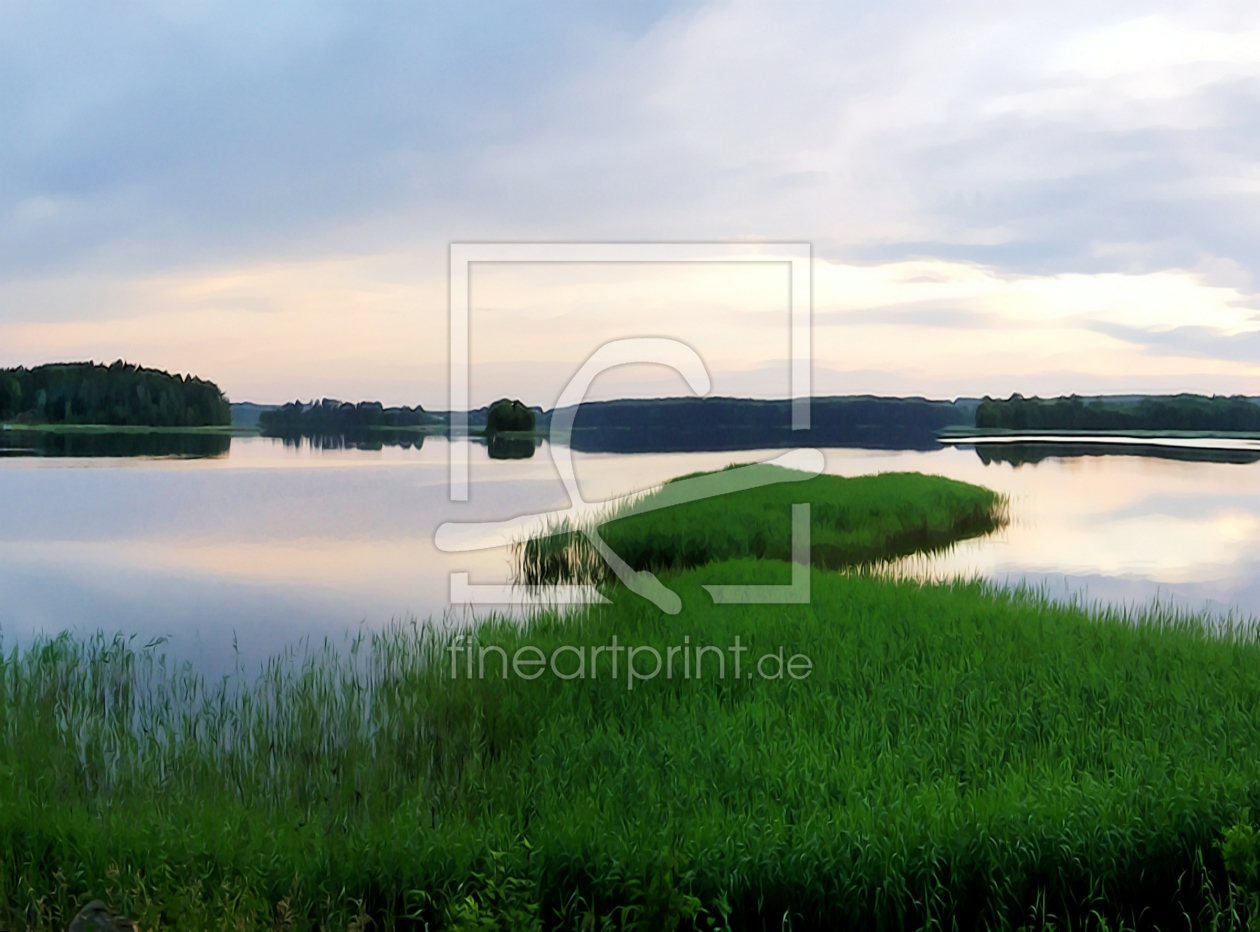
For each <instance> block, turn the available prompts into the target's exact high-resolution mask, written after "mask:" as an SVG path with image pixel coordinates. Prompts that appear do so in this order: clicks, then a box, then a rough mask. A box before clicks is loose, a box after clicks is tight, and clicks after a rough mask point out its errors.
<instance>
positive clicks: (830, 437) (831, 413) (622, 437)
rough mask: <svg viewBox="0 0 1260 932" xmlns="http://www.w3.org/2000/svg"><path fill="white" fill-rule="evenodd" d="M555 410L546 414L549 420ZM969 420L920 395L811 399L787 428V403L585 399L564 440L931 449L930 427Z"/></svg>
mask: <svg viewBox="0 0 1260 932" xmlns="http://www.w3.org/2000/svg"><path fill="white" fill-rule="evenodd" d="M554 416H555V412H552V417H554ZM953 424H965V425H967V426H971V424H972V409H971V408H970V407H967V406H965V405H962V404H956V403H953V402H948V401H928V400H926V399H923V398H879V397H875V396H871V395H849V396H830V397H816V398H813V399H811V401H810V428H809V430H805V431H793V430H792V402H791V401H790V400H758V399H752V398H722V397H717V398H656V399H651V400H634V399H623V400H619V401H591V402H584V403H583V404H582V405H581V406H580V407H579V408H578V411H577V414H576V418H575V420H574V423H573V433H572V437H571V439H570V443H571V444H572V446H573V449H575V450H582V451H586V452H614V453H630V452H638V453H646V452H667V451H671V450H747V449H755V448H774V447H778V448H783V447H794V446H810V445H812V446H823V447H826V446H853V447H865V448H871V449H911V450H931V449H936V448H937V446H938V444H937V440H936V432H937V431H938V430H940V429H941V428H942V427H947V426H949V425H953Z"/></svg>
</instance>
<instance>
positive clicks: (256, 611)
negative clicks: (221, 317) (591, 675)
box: [0, 431, 1260, 669]
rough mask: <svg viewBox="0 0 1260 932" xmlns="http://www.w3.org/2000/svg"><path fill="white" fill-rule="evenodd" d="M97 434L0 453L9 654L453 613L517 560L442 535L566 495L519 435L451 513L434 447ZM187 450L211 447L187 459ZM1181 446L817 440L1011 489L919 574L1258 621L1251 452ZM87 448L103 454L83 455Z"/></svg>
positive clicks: (646, 459) (593, 486)
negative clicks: (439, 539)
mask: <svg viewBox="0 0 1260 932" xmlns="http://www.w3.org/2000/svg"><path fill="white" fill-rule="evenodd" d="M17 433H18V432H13V431H8V432H5V433H4V437H3V439H4V442H5V443H6V444H7V445H8V447H9V449H10V450H11V451H12V450H14V449H16V448H18V447H19V446H23V445H26V444H33V443H34V442H35V441H31V440H29V439H28V437H29V433H30V432H27V436H24V437H22V438H20V440H19V438H18V437H17ZM107 436H108V435H88V434H79V435H72V434H62V435H57V438H58V439H64V440H70V441H72V442H73V446H72V449H73V450H74V451H75V452H73V453H68V454H65V455H63V456H56V455H47V454H43V455H38V456H26V457H16V456H10V457H6V458H4V459H0V501H3V502H4V503H5V512H4V520H3V521H0V634H2V635H3V637H4V638H5V640H4V645H5V646H7V647H11V646H12V645H13V644H14V642H15V641H18V642H21V641H22V639H24V638H28V637H29V636H30V635H31V634H32V633H33V632H35V631H60V630H63V629H66V628H78V629H80V630H95V629H96V628H98V627H104V628H106V629H107V630H111V631H114V630H123V631H127V632H129V633H131V632H135V633H137V634H139V635H141V636H143V637H146V638H147V637H151V636H154V635H164V634H169V635H174V636H175V640H174V641H172V645H173V648H172V649H173V650H177V651H179V650H183V649H184V648H188V651H186V652H190V653H191V652H194V648H196V649H201V650H203V651H204V655H205V657H204V659H206V664H207V666H206V668H207V669H212V668H213V667H214V663H215V659H216V658H219V659H223V658H226V662H228V663H229V664H230V663H231V661H232V659H233V658H232V654H231V643H232V636H233V631H235V632H236V633H237V636H238V640H239V643H240V644H241V650H242V652H243V653H244V654H245V655H246V656H248V657H250V658H261V657H263V656H266V655H267V654H268V653H270V652H272V651H273V650H278V649H280V648H281V647H283V646H284V645H285V644H287V643H292V642H294V641H295V639H296V638H297V637H300V636H302V635H306V634H309V635H312V636H313V637H315V638H317V639H318V638H319V637H322V636H323V635H325V634H328V635H331V636H334V637H340V636H341V635H342V634H343V633H344V632H345V631H346V629H347V628H354V627H355V626H357V625H359V624H360V623H363V624H367V625H370V626H373V627H376V626H380V625H383V624H385V623H387V622H388V621H390V619H391V618H398V619H405V618H407V617H409V616H416V617H419V618H430V617H432V618H434V619H438V620H441V619H442V618H443V616H444V615H445V614H446V613H448V612H449V611H450V604H449V597H450V573H452V572H467V573H469V578H470V582H471V583H472V584H474V585H476V584H491V585H492V584H502V583H507V582H510V580H511V572H512V564H511V560H510V554H509V553H508V551H507V550H506V549H500V550H496V551H485V552H476V553H461V554H446V553H442V552H441V551H439V550H437V548H436V547H435V546H434V544H433V534H434V531H435V529H436V528H437V526H438V525H440V524H442V523H443V522H446V521H459V522H468V521H479V520H485V521H498V520H504V519H508V518H512V517H516V516H519V515H522V514H531V513H541V512H545V511H549V510H552V509H557V508H566V507H568V506H569V504H570V503H569V501H568V496H567V495H566V493H565V490H564V487H563V485H562V483H561V482H560V479H559V477H558V475H557V474H556V471H555V467H554V465H553V463H552V459H551V456H550V451H549V450H547V449H546V448H545V447H546V443H545V442H543V443H542V444H541V445H537V444H535V443H533V442H530V449H531V451H533V452H534V455H533V456H530V457H528V458H525V459H519V460H498V459H497V458H494V457H493V452H494V451H492V450H491V448H490V445H489V444H485V443H483V444H476V443H474V444H473V445H472V450H471V455H470V460H471V465H470V486H469V491H470V496H469V500H468V501H467V502H452V501H451V500H450V493H449V490H448V487H447V481H448V475H449V462H448V458H449V444H448V441H447V439H446V438H445V437H443V436H441V435H430V436H428V437H425V436H424V435H423V434H415V433H411V434H407V435H406V436H403V435H402V434H401V432H400V435H399V436H397V437H396V438H394V437H380V436H377V437H373V438H371V439H370V440H368V439H366V438H348V439H342V440H340V441H339V440H334V439H329V440H327V441H324V440H315V439H310V440H304V441H294V440H292V439H290V440H289V442H288V443H286V442H285V441H284V440H280V439H274V440H273V439H269V438H262V437H237V438H232V439H231V440H230V441H229V439H228V438H227V437H225V436H223V435H212V434H189V435H175V434H130V435H113V436H112V438H110V440H112V443H111V442H108V441H107V440H105V439H103V438H106V437H107ZM153 438H158V442H165V443H167V444H168V446H166V447H156V448H155V447H153V446H149V447H147V448H144V447H141V448H140V449H141V450H142V452H141V453H140V455H139V457H138V458H132V459H126V458H121V457H120V456H119V454H118V451H119V450H127V449H137V447H135V446H134V444H137V443H143V442H144V441H145V440H146V439H149V440H152V439H153ZM35 439H36V441H41V442H42V440H43V439H44V438H42V437H37V438H35ZM394 439H396V440H397V441H398V442H397V443H396V444H394V443H389V442H386V441H387V440H394ZM518 439H519V438H518ZM181 440H182V442H183V443H184V444H185V445H183V446H180V445H179V444H180V442H181ZM79 441H86V442H96V443H98V444H103V445H98V446H94V447H91V448H88V449H85V448H84V447H83V446H80V445H79V444H78V442H79ZM54 442H56V440H54ZM172 442H174V443H175V444H176V446H175V447H174V448H172V447H171V446H170V445H169V444H170V443H172ZM228 443H230V448H229V447H228V446H227V444H228ZM187 444H213V446H212V447H211V448H210V449H209V451H208V452H207V450H206V448H205V447H204V446H203V447H199V448H197V451H198V452H199V453H200V454H201V455H200V456H197V455H195V454H190V450H193V449H194V448H193V447H191V446H188V445H187ZM986 446H988V445H986ZM1038 446H1041V445H1038ZM44 449H45V450H46V449H47V447H45V448H44ZM54 449H55V448H54ZM522 452H523V450H522ZM777 452H778V451H775V450H770V449H764V448H763V449H741V450H736V451H692V452H666V453H639V454H610V453H590V452H582V451H577V452H576V453H575V454H574V457H573V459H574V465H575V469H576V472H577V478H578V483H579V487H580V489H581V493H582V496H583V498H584V499H586V500H587V501H589V502H601V501H605V500H607V499H610V498H613V497H615V496H618V495H621V494H623V493H626V492H629V491H632V490H635V489H643V488H646V487H649V486H652V485H655V484H658V483H660V482H663V481H665V480H667V479H670V478H674V477H676V476H680V475H684V474H686V473H690V472H697V471H701V470H713V469H720V468H722V467H724V466H727V465H730V464H732V463H748V462H754V461H758V460H763V459H770V458H772V457H773V456H774V455H776V453H777ZM1025 452H1027V453H1029V454H1031V455H1023V454H1024V453H1025ZM1185 452H1186V451H1184V450H1180V449H1171V450H1170V449H1160V450H1158V451H1149V450H1141V451H1134V450H1127V449H1126V450H1124V451H1123V453H1121V454H1117V453H1116V451H1115V450H1114V449H1111V450H1108V451H1107V453H1108V455H1102V451H1100V450H1098V449H1097V448H1090V449H1080V450H1077V449H1074V448H1072V447H1071V446H1070V445H1069V446H1060V447H1057V448H1049V447H1044V446H1042V447H1041V449H1039V450H1031V451H1021V450H1017V449H1011V448H1010V447H1004V448H1001V449H997V450H993V451H988V450H985V451H980V450H975V449H960V448H953V447H946V448H943V449H938V450H930V451H917V450H889V449H882V450H881V449H870V448H861V447H858V446H848V447H843V448H829V449H824V454H825V457H826V464H827V465H826V471H827V472H829V473H833V474H837V475H862V474H869V473H877V472H900V471H915V472H924V473H934V474H938V475H944V476H948V477H951V478H956V479H961V480H963V481H966V482H973V483H977V484H980V485H985V486H988V487H989V488H992V489H994V490H996V491H998V492H1003V493H1005V494H1007V495H1008V496H1009V497H1010V501H1011V505H1010V517H1011V523H1010V525H1009V526H1008V527H1007V528H1006V529H1004V530H1003V531H1001V532H1000V533H998V534H996V535H993V536H991V537H989V538H984V539H981V540H972V541H966V542H964V543H961V544H959V545H958V546H957V547H955V548H953V549H952V550H951V551H949V552H947V553H943V554H938V555H935V556H932V557H930V558H919V560H920V562H919V564H917V565H914V566H911V565H910V563H909V562H908V563H907V567H906V570H907V572H908V573H909V574H910V575H914V576H915V577H916V578H924V577H941V576H952V575H956V574H961V575H972V574H979V575H982V576H985V577H987V578H990V579H993V580H995V581H997V582H1020V581H1025V582H1032V583H1034V584H1038V585H1046V586H1048V587H1050V589H1051V591H1052V592H1053V593H1054V594H1056V595H1059V594H1062V595H1064V596H1068V595H1071V594H1081V593H1083V594H1085V595H1086V596H1087V597H1089V598H1094V599H1104V600H1111V601H1127V602H1139V603H1141V602H1148V601H1149V600H1150V599H1151V598H1154V597H1156V596H1158V597H1161V598H1165V599H1173V600H1176V601H1178V602H1179V604H1184V605H1186V606H1187V607H1192V608H1193V607H1203V606H1208V607H1211V608H1214V609H1219V610H1227V609H1228V608H1230V607H1236V608H1238V609H1240V610H1241V611H1242V612H1244V613H1246V614H1256V615H1260V462H1257V461H1255V460H1254V458H1253V454H1252V453H1251V452H1250V451H1245V453H1246V455H1245V457H1244V458H1243V459H1241V460H1239V459H1234V458H1230V457H1227V458H1219V457H1217V456H1215V455H1212V456H1202V455H1200V454H1201V451H1192V452H1191V454H1190V456H1189V457H1186V456H1185V455H1184V454H1185ZM982 453H986V454H988V455H981V454H982ZM1156 453H1157V454H1158V455H1153V454H1156ZM225 454H226V455H225ZM92 455H96V456H101V457H105V458H102V459H100V460H96V461H93V460H91V459H87V458H85V457H88V456H92ZM163 456H165V457H169V458H153V457H163ZM492 459H493V461H492ZM98 467H109V468H98ZM181 644H182V645H183V647H181Z"/></svg>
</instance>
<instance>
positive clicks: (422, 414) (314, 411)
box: [258, 398, 441, 436]
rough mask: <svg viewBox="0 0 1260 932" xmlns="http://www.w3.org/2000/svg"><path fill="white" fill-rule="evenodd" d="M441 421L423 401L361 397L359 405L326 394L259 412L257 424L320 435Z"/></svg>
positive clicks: (269, 430)
mask: <svg viewBox="0 0 1260 932" xmlns="http://www.w3.org/2000/svg"><path fill="white" fill-rule="evenodd" d="M439 423H441V422H440V421H439V420H438V419H437V418H435V417H433V416H432V415H430V414H429V413H428V412H426V411H425V410H424V408H422V407H420V405H416V406H415V407H414V408H409V407H407V406H406V405H403V406H402V407H398V408H387V407H385V406H384V405H382V404H381V403H380V402H379V401H360V402H359V403H358V404H357V405H356V404H351V403H350V402H348V401H345V402H343V401H338V400H337V399H335V398H324V399H323V400H321V401H319V402H318V403H316V402H312V403H311V404H309V405H307V404H303V403H302V402H301V401H293V402H290V403H289V404H287V405H282V406H281V407H279V408H275V409H273V410H271V411H263V412H261V413H259V415H258V426H259V427H261V428H262V430H263V432H264V433H268V434H276V435H295V434H304V435H308V436H320V435H331V434H345V433H355V432H357V431H361V430H369V429H374V428H381V427H427V426H430V425H437V424H439Z"/></svg>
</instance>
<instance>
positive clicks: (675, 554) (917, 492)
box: [517, 465, 1007, 584]
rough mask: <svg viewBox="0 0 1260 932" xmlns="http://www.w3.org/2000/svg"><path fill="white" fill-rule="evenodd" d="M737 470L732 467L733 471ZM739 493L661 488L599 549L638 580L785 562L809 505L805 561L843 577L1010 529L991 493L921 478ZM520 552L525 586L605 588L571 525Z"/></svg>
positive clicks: (794, 479)
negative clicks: (692, 497)
mask: <svg viewBox="0 0 1260 932" xmlns="http://www.w3.org/2000/svg"><path fill="white" fill-rule="evenodd" d="M733 468H736V467H731V469H733ZM742 469H743V470H744V471H745V472H746V473H747V474H748V475H749V477H750V478H749V480H748V481H749V482H766V483H773V484H765V485H760V486H757V487H754V488H748V489H745V490H743V491H737V492H732V493H729V494H723V495H721V496H719V497H713V498H704V499H701V500H699V501H681V502H680V501H679V499H680V498H683V497H685V496H681V495H679V494H678V490H679V489H681V488H684V487H685V483H684V480H699V481H701V482H710V483H714V482H720V481H721V480H722V478H724V476H726V475H729V474H730V469H728V470H724V471H720V472H716V473H694V474H692V475H689V476H682V477H680V478H679V479H675V480H673V481H672V482H669V483H666V484H665V485H664V486H663V487H662V488H661V489H659V490H657V491H655V492H653V493H651V494H649V495H647V496H645V497H643V498H641V499H638V500H636V501H634V502H632V503H630V504H628V505H626V506H623V507H622V508H620V509H618V510H617V511H616V512H614V513H613V514H612V515H610V516H607V518H606V519H605V520H602V521H600V522H598V524H597V526H598V528H599V533H600V535H601V536H602V537H603V539H604V541H605V542H606V543H607V544H608V545H609V546H610V547H611V548H612V549H613V550H614V551H615V552H616V553H617V554H618V555H619V556H620V557H621V558H622V559H623V560H625V561H626V563H628V564H629V565H630V566H631V567H633V568H634V569H636V570H653V571H657V570H664V569H683V568H687V567H694V566H703V565H704V564H706V563H714V562H719V561H723V560H732V559H740V558H754V559H783V560H786V559H790V556H791V544H792V526H791V525H792V504H793V503H795V502H808V503H809V504H810V559H811V561H812V563H813V565H814V566H817V567H820V568H823V569H839V568H843V567H854V566H862V565H869V564H874V563H879V562H881V561H884V560H890V559H894V558H896V557H900V556H905V555H907V554H911V553H926V552H931V551H933V550H937V549H941V548H945V547H948V546H950V545H951V544H954V543H956V542H957V541H959V540H962V539H965V538H968V537H975V536H979V535H981V534H987V533H990V532H991V531H993V530H995V529H997V528H999V527H1001V526H1002V525H1003V524H1005V523H1006V520H1007V517H1006V512H1007V501H1006V499H1005V497H1004V496H1001V495H999V494H997V493H995V492H993V491H991V490H989V489H985V488H982V487H980V486H976V485H970V484H968V483H965V482H958V481H956V480H953V479H945V478H943V477H941V476H925V475H922V474H921V473H881V474H879V475H876V476H858V477H854V478H845V477H842V476H829V475H821V476H815V477H813V478H802V477H803V476H804V475H805V474H803V473H798V472H794V471H792V470H788V469H783V468H781V467H778V466H768V465H757V466H751V467H742ZM551 530H552V533H550V534H548V535H546V536H539V537H535V538H532V539H530V540H528V541H524V542H522V544H521V545H520V546H519V547H518V551H517V565H518V567H519V572H518V575H519V577H520V579H521V581H523V582H526V583H532V584H550V583H558V582H566V581H571V580H579V581H583V582H607V581H610V580H611V578H612V577H611V573H610V571H609V570H608V568H607V565H606V564H605V563H604V562H603V561H602V560H600V559H599V556H598V554H597V553H596V551H595V549H594V547H593V546H592V545H591V544H590V542H589V540H588V539H587V538H586V537H585V536H584V535H583V534H582V533H580V532H579V530H578V529H575V528H572V527H570V526H568V525H567V524H564V525H560V526H558V527H555V528H552V529H551Z"/></svg>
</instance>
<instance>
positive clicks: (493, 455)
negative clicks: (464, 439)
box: [486, 436, 542, 460]
mask: <svg viewBox="0 0 1260 932" xmlns="http://www.w3.org/2000/svg"><path fill="white" fill-rule="evenodd" d="M541 443H542V441H541V440H532V439H530V438H528V437H498V436H495V437H491V438H490V439H489V440H488V441H486V448H487V452H488V453H489V455H490V459H492V460H527V459H529V458H530V457H531V456H533V455H534V450H535V449H536V448H537V447H538V445H539V444H541Z"/></svg>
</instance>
